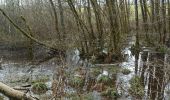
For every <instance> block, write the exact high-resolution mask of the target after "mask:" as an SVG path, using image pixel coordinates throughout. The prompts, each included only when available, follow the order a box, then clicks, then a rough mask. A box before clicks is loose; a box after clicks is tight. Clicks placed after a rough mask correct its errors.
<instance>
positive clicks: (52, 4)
mask: <svg viewBox="0 0 170 100" xmlns="http://www.w3.org/2000/svg"><path fill="white" fill-rule="evenodd" d="M49 1H50V4H51V7H52V10H53V13H54V20H55V29H56V32H57V33H58V37H59V40H61V35H60V31H59V28H58V16H57V11H56V8H55V5H54V2H53V1H52V0H49Z"/></svg>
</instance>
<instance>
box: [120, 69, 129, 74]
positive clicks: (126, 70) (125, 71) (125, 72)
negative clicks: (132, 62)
mask: <svg viewBox="0 0 170 100" xmlns="http://www.w3.org/2000/svg"><path fill="white" fill-rule="evenodd" d="M121 72H122V73H123V74H124V75H128V74H130V73H131V71H130V70H129V69H127V68H124V69H122V71H121Z"/></svg>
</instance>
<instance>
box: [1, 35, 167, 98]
mask: <svg viewBox="0 0 170 100" xmlns="http://www.w3.org/2000/svg"><path fill="white" fill-rule="evenodd" d="M127 40H128V41H127V42H126V43H128V44H125V45H126V46H125V49H124V50H123V51H122V53H123V54H124V55H125V56H126V58H127V59H126V61H124V62H122V63H120V64H119V66H120V67H122V68H126V69H129V70H130V71H131V73H130V74H128V75H124V74H122V73H118V74H117V81H116V85H117V87H118V92H119V93H120V94H122V96H121V97H120V98H119V100H134V99H135V98H133V97H132V96H131V95H130V93H129V92H128V89H129V87H130V84H129V80H130V79H131V78H132V77H133V76H134V75H135V57H134V56H133V55H132V54H131V51H130V48H131V46H132V45H134V44H135V37H134V36H130V37H128V39H127ZM1 49H2V52H1V54H0V56H3V58H5V59H4V62H3V63H2V64H1V66H2V68H3V70H0V81H1V82H4V83H6V84H7V85H10V86H12V87H14V86H21V85H24V84H30V82H31V81H34V80H38V79H44V78H48V79H47V81H46V84H47V85H48V87H49V88H50V87H51V81H50V80H52V76H53V73H55V70H56V67H57V64H56V63H55V62H56V61H57V60H56V59H55V58H54V59H52V60H50V61H49V62H45V63H43V64H41V65H36V66H33V65H30V64H29V60H28V59H27V54H26V51H27V49H26V48H25V49H20V50H19V52H20V53H18V52H17V50H16V49H15V50H14V49H10V54H8V53H9V50H8V51H6V49H3V48H1ZM35 50H37V51H40V52H39V53H37V56H36V57H37V58H42V57H44V56H45V55H46V52H47V51H48V50H47V51H46V50H41V49H40V48H36V49H35ZM144 51H148V49H145V50H144ZM43 53H44V54H45V55H42V54H43ZM74 53H75V54H70V55H69V56H68V61H69V63H72V64H71V65H72V66H75V65H76V64H77V63H78V60H79V59H80V58H79V52H77V50H75V52H74ZM18 54H19V55H18ZM143 55H144V52H140V54H139V60H138V75H140V76H141V78H142V77H143V80H144V85H145V88H144V91H145V96H144V97H143V100H148V91H151V90H152V89H151V90H148V89H149V85H148V84H150V83H152V82H150V81H148V80H149V77H150V78H151V77H152V75H149V74H150V72H149V66H148V65H147V63H148V62H149V60H150V59H149V55H150V54H147V57H146V58H145V60H143ZM69 57H70V58H69ZM8 58H10V59H12V60H9V59H8ZM15 58H18V59H17V61H15V60H16V59H15ZM22 58H23V59H25V61H24V62H20V61H23V59H22ZM165 58H166V57H165ZM169 58H170V57H169ZM169 58H168V57H167V59H166V60H167V61H170V59H169ZM6 59H8V60H6ZM18 61H19V62H18ZM84 62H85V61H84ZM145 64H146V65H145ZM83 65H84V66H87V65H89V64H87V63H84V64H83ZM144 66H145V68H144ZM103 72H104V73H107V70H103ZM161 78H164V77H163V76H161ZM156 85H158V84H155V86H156ZM158 90H159V89H158ZM163 91H164V92H163V94H164V100H169V99H170V92H169V91H170V84H169V83H168V84H166V85H165V90H163ZM50 95H51V91H48V92H47V93H46V94H44V95H40V96H38V97H40V98H43V100H48V99H49V98H50ZM92 95H93V96H94V98H95V99H94V100H101V96H100V94H99V93H98V92H95V91H94V92H93V94H92ZM7 100H8V99H7Z"/></svg>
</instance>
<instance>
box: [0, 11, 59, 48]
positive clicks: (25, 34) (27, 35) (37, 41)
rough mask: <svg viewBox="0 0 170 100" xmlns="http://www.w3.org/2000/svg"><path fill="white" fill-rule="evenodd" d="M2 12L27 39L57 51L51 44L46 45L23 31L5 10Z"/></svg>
mask: <svg viewBox="0 0 170 100" xmlns="http://www.w3.org/2000/svg"><path fill="white" fill-rule="evenodd" d="M0 12H1V13H2V14H3V16H4V17H5V18H6V19H7V20H8V21H9V22H10V23H11V24H12V25H13V26H14V27H15V28H16V29H17V30H19V31H20V32H21V33H22V34H23V35H24V36H26V37H27V38H29V39H31V40H32V41H34V42H36V43H38V44H40V45H43V46H45V47H47V48H50V49H53V50H57V48H55V47H54V46H52V45H50V44H47V43H44V42H42V41H39V40H38V39H36V38H34V37H32V36H31V35H30V34H29V33H27V32H25V31H24V30H23V29H21V28H20V27H19V26H18V25H17V24H16V23H15V22H14V21H13V20H12V19H11V18H10V17H9V16H8V15H7V14H6V13H5V12H4V10H2V9H1V8H0Z"/></svg>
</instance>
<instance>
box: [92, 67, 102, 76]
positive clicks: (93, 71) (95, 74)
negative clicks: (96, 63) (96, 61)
mask: <svg viewBox="0 0 170 100" xmlns="http://www.w3.org/2000/svg"><path fill="white" fill-rule="evenodd" d="M91 73H92V75H94V77H97V76H98V75H99V74H101V69H100V68H94V69H92V71H91Z"/></svg>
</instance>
